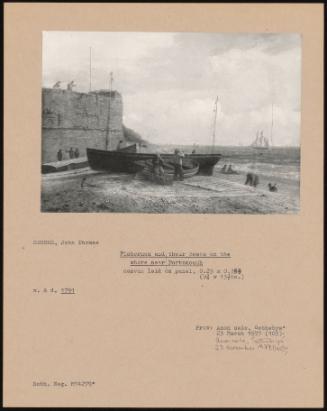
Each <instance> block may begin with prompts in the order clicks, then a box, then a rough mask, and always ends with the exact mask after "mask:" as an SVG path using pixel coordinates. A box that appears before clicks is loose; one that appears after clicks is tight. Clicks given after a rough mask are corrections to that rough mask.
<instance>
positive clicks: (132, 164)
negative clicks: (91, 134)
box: [86, 148, 221, 175]
mask: <svg viewBox="0 0 327 411" xmlns="http://www.w3.org/2000/svg"><path fill="white" fill-rule="evenodd" d="M86 153H87V158H88V162H89V165H90V167H91V168H92V169H93V170H98V171H108V172H122V173H137V172H139V171H141V170H142V169H143V168H144V166H145V162H146V161H148V160H152V159H153V158H154V157H155V154H151V153H132V152H126V151H106V150H98V149H94V148H87V149H86ZM160 155H161V157H162V159H163V160H164V161H170V162H171V161H173V159H174V154H160ZM185 158H186V159H189V160H192V161H194V162H195V163H197V164H198V165H199V173H200V174H206V175H211V174H212V172H213V167H214V166H215V165H216V164H217V163H218V161H219V160H220V158H221V154H188V155H186V156H185Z"/></svg>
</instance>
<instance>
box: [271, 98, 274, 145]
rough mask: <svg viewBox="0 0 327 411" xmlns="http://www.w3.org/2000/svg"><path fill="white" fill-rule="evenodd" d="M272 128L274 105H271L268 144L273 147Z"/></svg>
mask: <svg viewBox="0 0 327 411" xmlns="http://www.w3.org/2000/svg"><path fill="white" fill-rule="evenodd" d="M273 126H274V104H273V103H272V104H271V128H270V142H271V146H273Z"/></svg>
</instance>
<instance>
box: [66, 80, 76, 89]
mask: <svg viewBox="0 0 327 411" xmlns="http://www.w3.org/2000/svg"><path fill="white" fill-rule="evenodd" d="M73 87H76V84H75V83H74V80H73V81H71V82H70V83H68V84H67V90H69V91H73Z"/></svg>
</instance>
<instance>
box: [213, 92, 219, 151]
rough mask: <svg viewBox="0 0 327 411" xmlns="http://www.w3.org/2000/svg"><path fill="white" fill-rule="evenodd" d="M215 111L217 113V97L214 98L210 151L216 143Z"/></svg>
mask: <svg viewBox="0 0 327 411" xmlns="http://www.w3.org/2000/svg"><path fill="white" fill-rule="evenodd" d="M217 111H218V96H217V98H216V101H215V105H214V109H213V112H214V121H213V134H212V150H213V149H214V147H215V143H216V123H217Z"/></svg>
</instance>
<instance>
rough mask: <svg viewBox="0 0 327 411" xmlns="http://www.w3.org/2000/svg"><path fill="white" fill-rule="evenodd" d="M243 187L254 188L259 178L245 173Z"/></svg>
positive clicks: (253, 174)
mask: <svg viewBox="0 0 327 411" xmlns="http://www.w3.org/2000/svg"><path fill="white" fill-rule="evenodd" d="M244 184H245V185H250V186H252V187H256V186H257V185H258V184H259V177H258V175H257V174H255V173H247V175H246V181H245V183H244Z"/></svg>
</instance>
